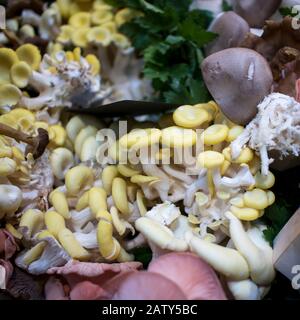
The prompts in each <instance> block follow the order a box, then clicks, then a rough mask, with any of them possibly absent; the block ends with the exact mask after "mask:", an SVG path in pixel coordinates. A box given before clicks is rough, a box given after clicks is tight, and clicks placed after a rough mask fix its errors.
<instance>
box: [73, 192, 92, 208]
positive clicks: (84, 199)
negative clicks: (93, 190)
mask: <svg viewBox="0 0 300 320" xmlns="http://www.w3.org/2000/svg"><path fill="white" fill-rule="evenodd" d="M88 205H89V191H86V192H84V193H83V195H82V196H81V197H80V198H79V199H78V201H77V203H76V206H75V210H76V211H81V210H83V209H85V208H87V207H88Z"/></svg>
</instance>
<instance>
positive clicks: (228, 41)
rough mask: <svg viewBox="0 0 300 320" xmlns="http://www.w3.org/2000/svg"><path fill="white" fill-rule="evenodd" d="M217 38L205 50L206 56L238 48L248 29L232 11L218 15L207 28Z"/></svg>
mask: <svg viewBox="0 0 300 320" xmlns="http://www.w3.org/2000/svg"><path fill="white" fill-rule="evenodd" d="M209 30H210V31H212V32H214V33H217V34H218V37H217V38H216V39H215V40H214V41H213V42H211V43H210V44H209V45H207V47H206V48H205V53H206V55H207V56H209V55H211V54H213V53H215V52H218V51H221V50H223V49H227V48H234V47H239V45H240V44H241V43H242V41H243V40H244V38H245V37H246V35H247V34H248V33H249V32H250V27H249V25H248V23H247V21H245V20H244V19H243V18H242V17H240V16H239V15H237V14H236V13H235V12H233V11H228V12H224V13H222V14H219V15H218V16H217V17H216V18H215V20H214V21H213V22H212V24H211V25H210V27H209Z"/></svg>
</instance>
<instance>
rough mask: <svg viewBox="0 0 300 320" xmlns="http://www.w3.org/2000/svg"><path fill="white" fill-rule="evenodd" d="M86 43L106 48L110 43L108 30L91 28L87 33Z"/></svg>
mask: <svg viewBox="0 0 300 320" xmlns="http://www.w3.org/2000/svg"><path fill="white" fill-rule="evenodd" d="M86 37H87V41H88V42H92V43H95V44H102V45H103V46H108V45H109V44H110V42H111V40H112V39H111V35H110V32H109V31H108V29H106V28H103V27H93V28H91V29H90V30H89V32H88V33H87V36H86Z"/></svg>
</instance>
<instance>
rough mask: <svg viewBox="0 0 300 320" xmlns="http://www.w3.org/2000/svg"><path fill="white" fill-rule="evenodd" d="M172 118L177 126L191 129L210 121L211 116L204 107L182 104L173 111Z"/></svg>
mask: <svg viewBox="0 0 300 320" xmlns="http://www.w3.org/2000/svg"><path fill="white" fill-rule="evenodd" d="M173 120H174V122H175V124H176V125H178V126H179V127H183V128H189V129H192V128H197V127H200V126H201V125H202V124H203V123H205V122H207V121H210V120H211V116H210V114H209V113H208V112H207V111H206V110H204V109H201V108H195V107H194V106H190V105H184V106H180V107H178V108H177V109H176V110H175V111H174V113H173Z"/></svg>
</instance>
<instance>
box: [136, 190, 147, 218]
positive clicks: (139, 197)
mask: <svg viewBox="0 0 300 320" xmlns="http://www.w3.org/2000/svg"><path fill="white" fill-rule="evenodd" d="M136 203H137V206H138V209H139V212H140V215H141V216H142V217H143V216H144V215H145V214H146V213H147V211H148V210H147V206H146V204H145V197H144V196H143V193H142V191H141V190H138V191H137V193H136Z"/></svg>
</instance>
